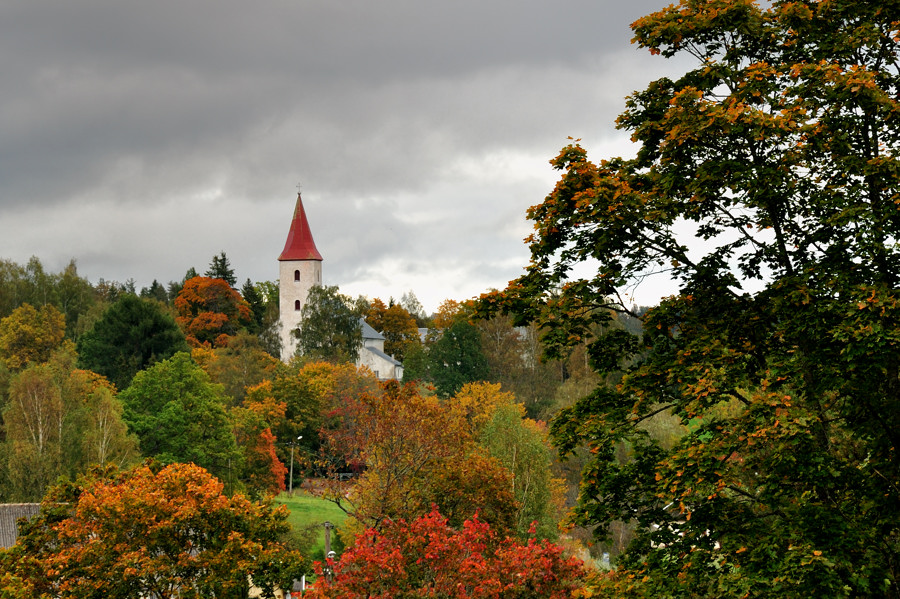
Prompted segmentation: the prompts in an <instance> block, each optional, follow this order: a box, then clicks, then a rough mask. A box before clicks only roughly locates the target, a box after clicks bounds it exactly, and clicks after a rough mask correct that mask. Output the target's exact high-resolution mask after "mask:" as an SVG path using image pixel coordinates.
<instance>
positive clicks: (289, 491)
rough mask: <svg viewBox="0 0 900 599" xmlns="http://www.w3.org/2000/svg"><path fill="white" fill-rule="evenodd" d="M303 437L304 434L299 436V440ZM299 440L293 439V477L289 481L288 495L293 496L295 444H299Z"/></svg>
mask: <svg viewBox="0 0 900 599" xmlns="http://www.w3.org/2000/svg"><path fill="white" fill-rule="evenodd" d="M302 438H303V435H300V436H299V437H297V441H299V440H300V439H302ZM297 441H291V478H290V482H289V483H288V495H290V496H291V497H293V496H294V445H296V444H297Z"/></svg>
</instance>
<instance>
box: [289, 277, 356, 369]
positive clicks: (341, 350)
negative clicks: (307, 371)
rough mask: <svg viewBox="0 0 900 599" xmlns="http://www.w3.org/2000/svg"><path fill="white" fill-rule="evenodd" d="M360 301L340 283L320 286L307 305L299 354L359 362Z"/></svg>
mask: <svg viewBox="0 0 900 599" xmlns="http://www.w3.org/2000/svg"><path fill="white" fill-rule="evenodd" d="M364 312H365V309H364V307H363V306H361V305H360V303H359V302H358V301H357V302H354V301H353V300H352V299H351V298H349V297H347V296H346V295H342V294H341V292H340V290H339V289H338V288H337V286H333V285H326V286H316V287H313V288H312V289H310V290H309V296H307V298H306V303H305V304H304V305H303V311H302V313H301V314H302V319H301V321H300V326H299V327H298V328H297V329H296V330H295V331H294V335H295V336H296V337H297V354H298V355H300V356H303V357H305V358H308V359H314V360H325V361H327V362H355V361H356V359H357V357H358V356H359V348H360V346H362V323H361V322H360V319H361V318H362V315H363V313H364Z"/></svg>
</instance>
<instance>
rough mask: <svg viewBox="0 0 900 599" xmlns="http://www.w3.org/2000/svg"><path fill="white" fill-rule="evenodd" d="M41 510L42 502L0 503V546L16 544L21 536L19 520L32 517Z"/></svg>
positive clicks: (6, 546)
mask: <svg viewBox="0 0 900 599" xmlns="http://www.w3.org/2000/svg"><path fill="white" fill-rule="evenodd" d="M40 510H41V504H40V503H0V548H3V549H8V548H9V547H12V546H13V545H15V544H16V539H17V538H18V536H19V525H18V522H19V520H20V519H22V518H26V519H31V518H33V517H34V516H36V515H37V513H38V512H39V511H40Z"/></svg>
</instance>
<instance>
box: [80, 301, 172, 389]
mask: <svg viewBox="0 0 900 599" xmlns="http://www.w3.org/2000/svg"><path fill="white" fill-rule="evenodd" d="M187 349H188V347H187V342H186V341H185V338H184V333H182V332H181V329H179V328H178V325H177V324H175V319H174V318H172V316H171V315H170V314H169V313H168V312H167V311H166V310H165V308H164V307H163V306H162V305H161V304H160V303H159V302H156V301H154V300H149V299H141V298H139V297H136V296H134V295H130V294H124V295H122V296H121V297H120V298H119V299H118V301H116V302H115V303H114V304H112V305H111V306H110V307H109V308H108V309H107V310H106V312H104V314H103V316H102V317H101V318H100V320H98V321H97V322H96V323H94V326H93V328H92V329H91V330H89V331H87V332H86V333H84V335H82V336H81V337H79V339H78V343H77V351H78V365H79V367H80V368H86V369H88V370H93V371H94V372H96V373H98V374H102V375H103V376H105V377H106V378H108V379H109V380H110V381H112V382H113V383H115V385H116V386H117V387H118V388H119V389H124V388H125V387H127V386H128V385H129V384H130V383H131V379H132V378H133V377H134V375H135V374H136V373H137V372H139V371H141V370H143V369H144V368H146V367H147V366H150V365H151V364H153V363H155V362H158V361H160V360H165V359H166V358H169V357H171V356H172V355H174V354H175V353H176V352H179V351H186V350H187Z"/></svg>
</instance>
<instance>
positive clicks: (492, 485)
mask: <svg viewBox="0 0 900 599" xmlns="http://www.w3.org/2000/svg"><path fill="white" fill-rule="evenodd" d="M338 417H339V420H340V422H339V424H338V425H337V426H335V427H334V428H333V429H331V430H327V431H324V432H323V434H324V437H325V439H324V445H325V450H326V452H330V453H331V454H335V455H340V456H341V457H342V459H343V461H344V462H345V463H346V464H350V465H352V464H358V465H359V466H360V467H361V468H362V469H363V472H362V474H361V476H360V477H359V479H358V480H357V481H356V482H354V483H352V484H343V485H342V484H333V485H331V486H329V487H328V488H327V490H326V493H325V496H326V498H327V499H330V500H332V501H334V502H335V503H337V504H338V505H339V506H341V507H342V508H343V509H345V511H347V512H348V513H349V514H351V515H352V516H353V517H354V518H355V520H356V521H357V522H359V523H362V524H363V525H365V526H380V525H381V523H382V522H383V521H385V520H396V519H399V518H408V519H412V518H416V517H418V516H421V515H424V514H426V513H427V512H428V511H429V510H430V509H431V506H432V505H437V506H438V508H439V509H441V510H442V512H444V513H445V514H446V515H447V517H448V518H449V519H450V521H451V522H452V523H453V524H454V525H457V526H458V525H461V524H462V522H463V520H465V519H466V518H468V517H470V516H471V515H472V514H474V513H475V511H476V510H479V509H480V510H481V513H482V517H483V518H484V519H485V520H487V521H488V522H491V523H492V524H494V525H495V526H497V527H498V528H500V529H502V530H509V529H511V528H512V527H513V523H514V519H515V516H514V514H515V510H516V502H515V498H514V497H513V494H512V492H511V491H512V481H511V475H510V473H509V472H508V471H507V470H506V469H505V468H504V467H503V465H502V464H501V463H500V462H499V461H498V460H497V459H496V458H493V457H492V456H490V455H489V454H487V452H485V451H483V450H482V449H481V448H479V447H478V446H477V444H476V443H475V442H474V439H473V437H472V434H471V430H470V428H469V426H468V423H467V421H466V419H465V418H464V415H463V413H462V412H460V411H457V410H452V409H450V408H449V407H448V406H447V405H445V404H444V403H443V402H441V400H439V399H438V398H436V397H434V396H424V395H421V394H420V393H419V392H418V391H417V389H416V387H415V386H414V385H411V384H409V385H400V384H399V383H397V382H396V381H387V382H385V383H383V384H382V389H381V392H380V393H376V394H361V395H358V396H357V397H351V398H347V399H346V401H345V402H344V404H343V405H342V406H340V407H339V409H338Z"/></svg>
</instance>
